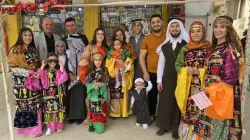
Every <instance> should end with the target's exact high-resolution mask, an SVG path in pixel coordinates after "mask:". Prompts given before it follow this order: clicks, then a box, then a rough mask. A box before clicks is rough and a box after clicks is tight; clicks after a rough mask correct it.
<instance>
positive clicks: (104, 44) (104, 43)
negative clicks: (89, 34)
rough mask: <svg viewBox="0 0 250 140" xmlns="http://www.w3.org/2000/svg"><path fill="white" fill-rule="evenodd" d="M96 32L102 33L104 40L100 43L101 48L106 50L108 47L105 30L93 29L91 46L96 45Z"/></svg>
mask: <svg viewBox="0 0 250 140" xmlns="http://www.w3.org/2000/svg"><path fill="white" fill-rule="evenodd" d="M98 31H103V34H104V39H103V41H102V47H104V48H106V49H108V45H107V43H106V33H105V30H104V29H103V28H97V29H95V33H94V36H93V40H92V41H91V44H92V45H96V44H97V38H96V35H97V32H98Z"/></svg>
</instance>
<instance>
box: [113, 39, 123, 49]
mask: <svg viewBox="0 0 250 140" xmlns="http://www.w3.org/2000/svg"><path fill="white" fill-rule="evenodd" d="M121 47H122V44H121V42H119V41H115V42H114V48H115V50H120V49H121Z"/></svg>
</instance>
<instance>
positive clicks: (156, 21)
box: [150, 17, 162, 33]
mask: <svg viewBox="0 0 250 140" xmlns="http://www.w3.org/2000/svg"><path fill="white" fill-rule="evenodd" d="M150 24H151V28H152V30H153V32H155V33H159V32H160V31H161V30H162V20H161V19H160V18H159V17H154V18H152V19H151V22H150Z"/></svg>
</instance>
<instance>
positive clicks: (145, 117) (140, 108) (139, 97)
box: [130, 78, 153, 129]
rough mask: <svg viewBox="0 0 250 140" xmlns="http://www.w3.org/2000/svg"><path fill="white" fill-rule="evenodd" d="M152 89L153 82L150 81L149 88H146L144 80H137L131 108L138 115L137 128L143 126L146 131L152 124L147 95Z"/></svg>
mask: <svg viewBox="0 0 250 140" xmlns="http://www.w3.org/2000/svg"><path fill="white" fill-rule="evenodd" d="M152 87H153V86H152V83H151V81H148V86H147V88H145V87H144V80H143V79H142V78H137V79H136V80H135V89H134V90H133V91H132V97H131V105H130V108H133V113H134V114H135V115H137V118H136V126H140V125H141V124H142V125H143V128H144V129H147V128H148V125H149V124H151V119H150V114H149V109H148V104H147V94H148V92H149V91H150V90H151V89H152Z"/></svg>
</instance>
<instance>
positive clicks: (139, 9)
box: [100, 5, 162, 45]
mask: <svg viewBox="0 0 250 140" xmlns="http://www.w3.org/2000/svg"><path fill="white" fill-rule="evenodd" d="M100 12H101V27H102V28H104V29H105V31H106V35H107V36H106V37H107V43H108V44H109V45H110V44H111V42H112V35H113V32H114V31H115V30H116V29H118V28H119V25H120V24H125V25H126V26H127V28H128V30H129V28H130V25H131V20H134V19H142V20H143V21H144V22H145V25H146V27H147V28H146V29H145V34H148V33H149V32H150V30H149V19H150V17H151V16H152V15H153V14H160V15H161V13H162V6H161V5H142V6H110V7H101V10H100Z"/></svg>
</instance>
